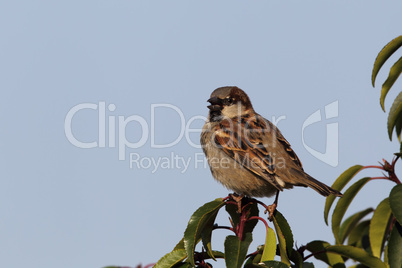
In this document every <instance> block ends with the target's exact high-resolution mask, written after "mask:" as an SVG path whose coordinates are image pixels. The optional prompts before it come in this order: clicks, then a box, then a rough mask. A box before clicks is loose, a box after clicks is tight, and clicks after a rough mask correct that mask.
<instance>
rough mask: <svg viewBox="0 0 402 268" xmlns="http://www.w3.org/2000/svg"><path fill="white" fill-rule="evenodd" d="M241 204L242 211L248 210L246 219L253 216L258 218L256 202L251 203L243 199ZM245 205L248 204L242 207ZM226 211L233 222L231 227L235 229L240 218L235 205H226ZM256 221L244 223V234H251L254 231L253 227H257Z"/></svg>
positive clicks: (247, 199) (245, 198)
mask: <svg viewBox="0 0 402 268" xmlns="http://www.w3.org/2000/svg"><path fill="white" fill-rule="evenodd" d="M242 204H243V207H244V209H246V210H248V211H247V218H250V217H253V216H258V215H259V210H258V205H257V203H256V202H253V201H252V200H250V199H249V198H247V197H243V199H242ZM245 204H248V205H247V206H244V205H245ZM225 209H226V211H227V212H228V214H229V215H230V218H231V219H232V222H233V225H234V226H233V227H234V228H236V226H237V225H238V224H239V222H240V217H241V215H242V214H240V213H238V212H237V209H238V208H237V205H235V204H226V206H225ZM257 223H258V220H257V219H255V220H248V221H246V224H245V226H244V233H252V232H253V230H254V227H255V226H256V225H257Z"/></svg>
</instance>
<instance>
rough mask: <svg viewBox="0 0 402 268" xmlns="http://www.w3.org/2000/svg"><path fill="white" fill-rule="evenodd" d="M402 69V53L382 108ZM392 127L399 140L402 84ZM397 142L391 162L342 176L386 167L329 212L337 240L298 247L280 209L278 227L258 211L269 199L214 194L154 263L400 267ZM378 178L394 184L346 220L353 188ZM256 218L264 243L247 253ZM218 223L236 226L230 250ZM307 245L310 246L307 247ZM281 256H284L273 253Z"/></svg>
mask: <svg viewBox="0 0 402 268" xmlns="http://www.w3.org/2000/svg"><path fill="white" fill-rule="evenodd" d="M401 46H402V36H399V37H397V38H395V39H394V40H392V41H391V42H390V43H388V44H387V45H386V46H385V47H384V48H383V49H382V50H381V52H380V53H379V54H378V56H377V58H376V60H375V63H374V67H373V73H372V83H373V86H374V84H375V80H376V77H377V74H378V73H379V71H380V69H381V67H382V66H383V64H384V63H385V62H386V61H387V60H388V59H389V57H390V56H391V55H392V54H393V53H394V52H395V51H397V50H398V49H399V48H400V47H401ZM401 72H402V57H401V58H400V59H399V60H398V61H397V62H396V63H395V64H394V65H393V66H392V67H391V70H390V73H389V75H388V78H387V80H386V81H385V82H384V83H383V85H382V90H381V96H380V105H381V107H382V109H383V110H384V111H385V106H384V100H385V97H386V95H387V94H388V92H389V90H390V89H391V87H392V86H393V85H394V83H395V81H396V80H397V78H398V77H399V75H400V73H401ZM387 129H388V134H389V138H390V140H391V139H392V132H393V130H394V129H395V132H396V134H397V136H398V139H399V143H400V142H401V130H402V92H401V93H400V94H399V95H398V96H397V97H396V99H395V101H394V102H393V104H392V106H391V109H390V113H389V116H388V127H387ZM398 150H399V151H398V152H397V153H395V157H394V159H393V160H392V162H391V163H389V162H387V161H386V160H383V163H382V164H380V165H377V166H362V165H355V166H352V167H350V168H349V169H347V170H346V171H345V172H343V173H342V174H341V175H340V176H339V177H338V178H337V179H336V181H335V182H334V184H333V185H332V188H334V189H336V190H338V191H341V190H342V189H344V187H345V186H346V185H347V184H348V183H349V182H351V181H352V179H353V178H354V177H356V176H357V174H358V173H359V172H360V171H361V170H363V169H368V168H375V169H380V170H381V171H382V172H383V174H384V175H383V176H382V177H364V178H361V179H359V180H357V181H356V182H354V183H353V184H352V185H351V186H350V187H348V188H347V189H346V191H345V192H344V196H343V197H342V198H341V199H339V200H338V201H337V203H336V205H335V208H334V210H333V212H332V219H331V225H332V226H331V227H332V232H333V235H334V239H335V244H333V245H332V244H331V243H329V242H327V241H320V240H315V241H311V242H309V243H308V244H307V245H305V246H301V247H299V248H296V247H295V245H294V239H293V234H292V230H291V228H290V226H289V224H288V222H287V221H286V219H285V217H284V216H283V215H282V214H281V213H280V212H279V211H277V210H276V211H275V213H274V215H273V218H272V222H273V228H272V227H270V226H269V225H268V223H267V221H266V220H265V219H263V218H261V217H260V216H259V209H258V205H261V206H263V207H264V208H265V209H267V208H268V207H267V206H266V205H265V204H263V203H262V202H260V201H258V200H256V199H251V198H243V199H242V200H241V204H238V203H236V201H235V200H234V199H233V198H232V196H231V195H229V196H228V197H226V198H218V199H216V200H214V201H211V202H208V203H206V204H204V205H203V206H201V207H200V208H199V209H197V210H196V211H195V212H194V214H193V215H192V216H191V218H190V221H189V223H188V225H187V228H186V230H185V232H184V236H183V238H182V239H181V240H180V242H179V243H178V244H177V245H176V246H175V248H174V249H173V251H172V252H169V253H167V254H166V255H165V256H163V257H162V258H161V259H160V260H159V261H158V262H157V263H156V264H155V266H153V267H155V268H157V267H164V268H165V267H173V268H178V267H182V268H184V267H212V265H211V264H210V263H208V262H207V261H208V260H216V259H224V260H225V263H226V267H228V268H240V267H245V268H253V267H257V268H261V267H278V268H283V267H297V268H310V267H314V265H313V264H312V263H311V262H307V260H308V259H309V258H311V257H314V258H315V259H317V260H319V261H322V262H324V263H325V264H326V265H328V266H329V267H335V268H341V267H346V263H347V261H348V260H353V261H355V262H357V264H355V265H354V266H353V267H384V268H385V267H390V268H394V267H397V268H399V267H402V227H401V225H402V184H401V181H400V180H399V179H398V177H397V175H396V174H395V165H396V163H397V161H398V159H399V158H400V157H401V156H402V144H400V145H399V148H398ZM378 179H381V180H387V181H391V182H394V183H395V184H396V185H395V186H394V187H393V188H392V190H391V192H390V194H389V195H388V196H386V197H384V199H383V200H382V201H381V202H380V203H379V204H378V205H377V207H376V208H375V209H373V208H366V209H364V210H362V211H359V212H356V213H354V214H352V215H351V216H349V217H348V218H346V219H345V220H344V219H343V218H344V215H345V213H346V212H347V210H348V208H349V205H350V204H351V203H352V202H353V200H354V198H355V196H356V195H357V194H358V193H359V192H360V190H361V189H362V188H363V187H364V186H365V185H366V184H367V183H368V182H369V181H371V180H378ZM334 202H335V197H334V196H328V197H327V199H326V202H325V208H324V221H325V223H326V224H327V225H328V218H329V215H330V211H331V208H332V205H333V204H334ZM222 207H225V210H226V212H227V213H228V214H229V219H230V224H231V226H220V225H218V224H217V223H215V220H216V216H217V214H218V212H219V211H220V209H221V208H222ZM239 209H240V211H239ZM258 221H261V222H263V223H264V225H265V227H266V239H265V244H264V245H261V246H259V247H258V248H257V249H256V250H255V251H254V252H252V253H249V254H248V251H249V247H250V244H251V242H252V237H253V236H252V233H253V230H254V227H255V226H256V224H257V223H258ZM220 228H222V229H228V230H230V231H231V232H232V233H233V234H231V235H228V236H227V237H226V239H225V241H224V252H220V251H217V250H213V248H212V245H211V237H212V234H213V231H214V230H215V229H220ZM274 230H275V231H274ZM275 234H276V236H275ZM199 242H202V251H201V252H199V251H196V248H197V245H198V244H199ZM308 252H310V254H308V255H307V253H308ZM276 256H278V257H277V259H279V258H280V260H281V261H277V260H275V257H276ZM351 267H352V266H351Z"/></svg>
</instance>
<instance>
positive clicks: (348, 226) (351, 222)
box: [339, 208, 374, 244]
mask: <svg viewBox="0 0 402 268" xmlns="http://www.w3.org/2000/svg"><path fill="white" fill-rule="evenodd" d="M373 211H374V209H372V208H368V209H365V210H362V211H360V212H357V213H355V214H353V215H352V216H350V217H349V218H347V219H346V220H344V221H343V222H342V225H341V226H340V228H339V240H340V241H341V243H342V244H343V242H345V240H346V238H347V237H348V235H349V233H350V232H351V231H352V230H353V228H355V226H356V224H358V223H359V222H360V220H361V219H363V218H364V217H365V216H366V215H367V214H369V213H371V212H373Z"/></svg>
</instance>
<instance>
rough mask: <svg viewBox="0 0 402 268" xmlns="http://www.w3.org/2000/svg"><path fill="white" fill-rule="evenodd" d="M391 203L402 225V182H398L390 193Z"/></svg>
mask: <svg viewBox="0 0 402 268" xmlns="http://www.w3.org/2000/svg"><path fill="white" fill-rule="evenodd" d="M389 205H390V207H391V210H392V214H394V217H395V218H396V220H397V221H398V222H399V224H401V225H402V184H398V185H396V186H394V188H392V190H391V193H390V194H389Z"/></svg>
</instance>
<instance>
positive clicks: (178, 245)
mask: <svg viewBox="0 0 402 268" xmlns="http://www.w3.org/2000/svg"><path fill="white" fill-rule="evenodd" d="M176 249H184V238H182V239H181V240H180V241H179V243H177V245H176V246H175V247H174V249H173V250H176Z"/></svg>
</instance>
